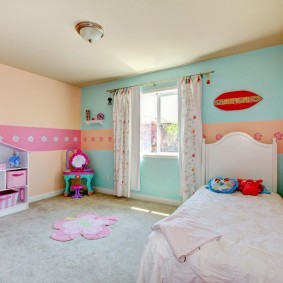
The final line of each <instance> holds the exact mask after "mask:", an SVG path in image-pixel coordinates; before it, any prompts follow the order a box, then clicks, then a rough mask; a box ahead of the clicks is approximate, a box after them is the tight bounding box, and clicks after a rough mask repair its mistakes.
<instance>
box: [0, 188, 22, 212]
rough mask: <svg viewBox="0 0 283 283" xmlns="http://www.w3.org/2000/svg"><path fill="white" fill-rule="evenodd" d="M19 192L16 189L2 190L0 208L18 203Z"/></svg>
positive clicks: (0, 192)
mask: <svg viewBox="0 0 283 283" xmlns="http://www.w3.org/2000/svg"><path fill="white" fill-rule="evenodd" d="M18 196H19V193H18V191H15V190H3V191H0V210H1V209H5V208H9V207H13V206H15V205H16V203H17V200H18Z"/></svg>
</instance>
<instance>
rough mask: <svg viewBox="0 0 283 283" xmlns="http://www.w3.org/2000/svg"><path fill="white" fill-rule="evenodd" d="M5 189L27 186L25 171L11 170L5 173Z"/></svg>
mask: <svg viewBox="0 0 283 283" xmlns="http://www.w3.org/2000/svg"><path fill="white" fill-rule="evenodd" d="M6 174H7V175H6V180H7V189H10V188H18V187H22V186H25V185H26V184H27V171H26V170H11V171H7V173H6Z"/></svg>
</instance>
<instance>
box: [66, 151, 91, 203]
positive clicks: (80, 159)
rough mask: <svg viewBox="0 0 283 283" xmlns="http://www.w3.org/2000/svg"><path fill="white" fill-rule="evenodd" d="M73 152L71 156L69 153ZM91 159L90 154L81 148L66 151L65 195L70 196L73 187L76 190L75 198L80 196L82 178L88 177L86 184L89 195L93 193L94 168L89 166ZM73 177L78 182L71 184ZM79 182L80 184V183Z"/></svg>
mask: <svg viewBox="0 0 283 283" xmlns="http://www.w3.org/2000/svg"><path fill="white" fill-rule="evenodd" d="M70 152H72V153H73V154H72V156H71V157H70V158H69V153H70ZM88 165H89V159H88V156H87V155H86V154H85V153H83V152H82V150H81V149H78V150H77V151H75V150H68V151H67V152H66V170H65V172H64V180H65V184H66V187H65V190H64V196H68V195H69V194H70V192H71V188H72V189H74V190H75V196H76V197H75V198H79V196H81V195H80V193H79V190H80V189H81V188H82V187H83V185H82V184H81V179H86V186H87V190H88V195H92V194H93V188H92V186H91V182H92V179H93V176H94V170H92V169H89V168H88ZM72 179H75V180H76V181H77V182H76V184H73V185H72V184H71V183H72ZM78 182H79V184H78ZM78 186H81V187H80V188H79V187H78Z"/></svg>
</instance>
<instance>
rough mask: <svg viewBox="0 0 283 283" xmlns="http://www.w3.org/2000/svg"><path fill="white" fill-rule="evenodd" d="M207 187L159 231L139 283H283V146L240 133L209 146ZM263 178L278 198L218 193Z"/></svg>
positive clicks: (164, 221)
mask: <svg viewBox="0 0 283 283" xmlns="http://www.w3.org/2000/svg"><path fill="white" fill-rule="evenodd" d="M202 153H203V154H202V156H203V158H202V168H203V184H204V186H202V187H200V188H199V189H198V190H197V191H196V192H195V194H194V195H193V196H192V197H190V198H189V199H188V200H187V201H186V202H184V203H183V204H182V205H181V206H180V207H178V208H177V209H176V211H175V212H174V213H173V214H172V215H170V216H168V217H166V218H164V219H162V220H161V221H159V222H157V223H156V224H155V225H153V227H152V229H153V231H152V232H151V234H150V236H149V238H148V241H147V243H146V246H145V248H144V251H143V255H142V257H141V261H140V266H139V273H138V277H137V283H194V282H213V283H214V282H221V283H224V282H233V283H234V282H239V283H245V282H251V283H256V282H272V283H276V282H283V201H282V198H281V196H280V195H279V194H277V144H276V140H275V139H273V142H272V143H271V144H263V143H260V142H258V141H256V140H254V139H253V138H251V137H250V136H249V135H247V134H245V133H240V132H234V133H230V134H228V135H226V136H224V137H223V138H222V139H221V140H219V141H217V142H215V143H212V144H205V141H204V142H203V151H202ZM218 176H224V177H229V178H246V179H254V180H258V179H262V180H263V184H264V186H265V187H266V188H267V189H269V190H270V193H260V194H258V195H257V196H252V195H244V194H243V193H242V192H240V191H237V190H236V191H234V192H233V193H229V194H228V193H216V192H214V191H211V190H210V189H208V188H207V184H208V182H209V180H211V179H213V178H215V177H218Z"/></svg>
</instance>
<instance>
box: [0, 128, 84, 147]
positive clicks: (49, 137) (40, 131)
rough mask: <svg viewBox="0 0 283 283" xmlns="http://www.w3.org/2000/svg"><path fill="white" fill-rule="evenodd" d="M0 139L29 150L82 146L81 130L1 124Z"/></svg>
mask: <svg viewBox="0 0 283 283" xmlns="http://www.w3.org/2000/svg"><path fill="white" fill-rule="evenodd" d="M0 141H1V142H3V143H6V144H9V145H11V146H15V147H18V148H22V149H24V150H27V151H49V150H67V149H70V148H81V130H68V129H52V128H35V127H21V126H7V125H0Z"/></svg>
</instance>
